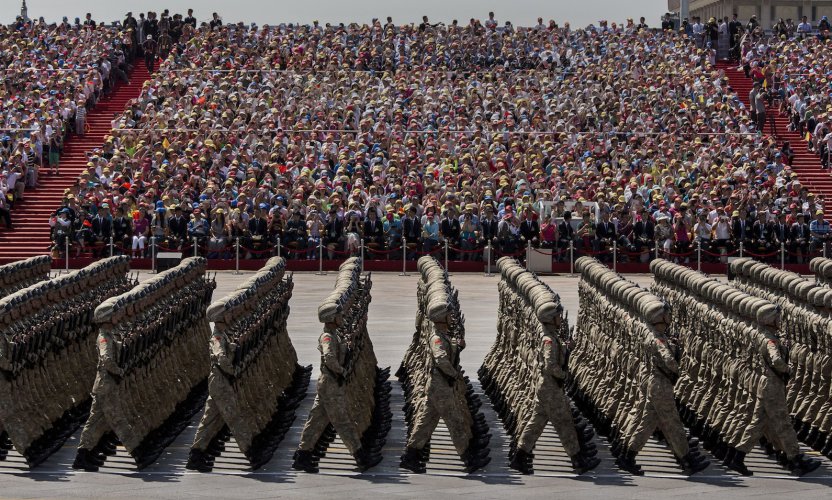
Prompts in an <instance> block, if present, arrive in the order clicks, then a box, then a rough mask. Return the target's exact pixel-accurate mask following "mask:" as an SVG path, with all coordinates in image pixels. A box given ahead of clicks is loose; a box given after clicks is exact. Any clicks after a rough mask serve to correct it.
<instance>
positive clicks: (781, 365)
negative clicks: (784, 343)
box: [765, 339, 789, 373]
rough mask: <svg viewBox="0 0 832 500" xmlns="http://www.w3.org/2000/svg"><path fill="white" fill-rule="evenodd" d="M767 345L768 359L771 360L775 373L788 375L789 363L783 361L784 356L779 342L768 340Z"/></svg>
mask: <svg viewBox="0 0 832 500" xmlns="http://www.w3.org/2000/svg"><path fill="white" fill-rule="evenodd" d="M765 343H766V345H765V348H766V351H767V353H768V357H769V359H770V360H771V367H772V368H774V371H776V372H780V373H788V372H789V363H788V361H787V360H785V359H783V356H782V355H781V354H780V346H778V345H777V341H776V340H774V339H766V341H765Z"/></svg>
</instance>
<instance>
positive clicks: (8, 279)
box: [0, 255, 52, 461]
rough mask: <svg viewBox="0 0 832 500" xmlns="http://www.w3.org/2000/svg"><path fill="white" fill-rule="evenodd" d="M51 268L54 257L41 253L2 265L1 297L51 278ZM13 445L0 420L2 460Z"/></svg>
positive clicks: (0, 451) (0, 455) (0, 274)
mask: <svg viewBox="0 0 832 500" xmlns="http://www.w3.org/2000/svg"><path fill="white" fill-rule="evenodd" d="M51 268H52V258H51V257H50V256H48V255H39V256H37V257H31V258H29V259H26V260H22V261H18V262H12V263H11V264H6V265H4V266H0V298H2V297H5V296H7V295H11V294H12V293H14V292H16V291H18V290H20V289H21V288H26V287H29V286H31V285H34V284H35V283H37V282H39V281H43V280H46V279H49V270H50V269H51ZM12 446H13V444H12V442H11V440H10V439H9V435H8V433H7V432H6V431H5V430H4V429H3V424H2V422H0V461H2V460H5V459H6V456H7V455H8V451H9V450H10V449H12Z"/></svg>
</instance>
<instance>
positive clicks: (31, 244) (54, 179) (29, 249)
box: [0, 59, 150, 264]
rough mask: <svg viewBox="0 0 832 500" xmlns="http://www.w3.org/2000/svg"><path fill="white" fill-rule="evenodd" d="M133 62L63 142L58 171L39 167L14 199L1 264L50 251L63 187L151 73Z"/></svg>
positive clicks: (0, 234) (0, 238)
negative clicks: (33, 183) (34, 180)
mask: <svg viewBox="0 0 832 500" xmlns="http://www.w3.org/2000/svg"><path fill="white" fill-rule="evenodd" d="M134 62H135V66H134V68H133V72H132V74H131V75H130V84H129V85H127V84H123V83H117V84H116V87H115V89H114V90H113V92H112V93H111V94H110V95H109V96H107V97H104V98H102V99H101V100H99V102H98V104H97V105H96V107H95V109H93V110H92V111H90V112H89V113H88V114H87V122H88V123H89V127H88V128H89V131H88V132H87V134H86V135H85V136H84V137H80V136H77V135H74V134H73V135H71V136H70V137H69V138H68V139H67V140H66V142H65V143H64V151H63V154H62V155H61V163H60V166H61V173H60V175H57V176H53V175H48V174H47V172H48V170H49V169H48V167H42V168H41V169H40V175H39V179H38V181H39V184H40V187H38V188H36V189H32V188H27V189H26V191H25V192H24V195H23V196H24V199H23V200H22V201H19V202H17V203H15V206H14V209H13V210H12V223H13V224H14V229H13V230H8V229H6V228H5V226H3V227H2V228H0V264H5V263H8V262H12V261H15V260H20V259H24V258H27V257H31V256H33V255H43V254H46V253H48V252H49V246H50V243H51V241H50V239H49V233H50V231H49V217H50V216H51V215H52V213H53V212H54V211H55V210H56V209H57V208H58V207H59V206H60V204H61V200H62V199H63V194H64V190H65V189H66V188H68V187H70V186H72V185H73V184H75V183H76V181H77V180H78V177H79V176H80V175H81V172H82V171H83V170H84V169H85V168H86V165H87V156H86V153H87V152H89V151H91V150H92V149H95V148H97V147H100V146H101V145H102V144H103V142H104V138H105V137H106V136H107V135H109V134H110V131H111V128H112V119H113V117H114V115H116V114H120V113H121V112H122V111H123V110H124V109H125V107H126V104H127V102H128V101H129V100H130V99H134V98H136V97H138V96H139V94H141V91H142V85H143V83H144V82H145V80H147V79H148V78H149V77H150V74H149V73H148V71H147V68H145V66H144V64H143V61H142V60H141V59H136V60H135V61H134Z"/></svg>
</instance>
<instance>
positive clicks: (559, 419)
mask: <svg viewBox="0 0 832 500" xmlns="http://www.w3.org/2000/svg"><path fill="white" fill-rule="evenodd" d="M497 269H499V271H500V278H501V279H500V283H499V284H498V289H499V293H500V305H499V309H498V312H497V339H496V341H495V342H494V345H493V346H492V347H491V350H490V351H489V352H488V354H487V355H486V357H485V360H484V362H483V365H482V367H480V370H479V372H478V373H479V379H480V383H482V387H483V391H484V392H485V393H486V394H487V395H488V397H489V398H491V401H492V403H493V405H494V409H495V410H496V411H497V413H498V415H500V419H501V420H502V422H503V426H504V427H505V429H506V432H507V433H508V435H509V436H511V447H510V451H509V457H510V459H511V462H510V464H509V466H510V467H511V468H512V469H515V470H517V471H519V472H522V473H523V474H531V473H532V472H533V460H534V454H533V453H532V452H533V451H534V447H535V444H536V442H537V440H538V438H539V437H540V435H541V434H542V433H543V430H544V428H545V427H546V424H547V423H548V422H550V421H551V422H552V424H553V425H554V427H555V430H556V431H557V432H558V435H559V436H560V440H561V443H562V444H563V448H564V450H566V453H567V455H569V458H570V459H571V461H572V467H573V468H574V469H575V471H576V472H577V473H578V474H582V473H584V472H586V471H589V470H592V469H594V468H595V467H597V466H598V464H599V463H601V461H600V460H599V459H598V458H597V457H596V454H597V449H596V447H595V445H594V444H593V443H592V436H593V435H594V432H593V431H592V429H591V427H588V426H587V422H586V421H585V420H584V419H583V417H582V416H581V414H580V412H579V411H578V410H577V408H574V409H573V408H571V407H570V403H569V399H568V398H567V397H566V394H565V393H564V390H563V388H564V385H565V383H566V358H567V352H566V347H565V341H566V340H567V339H568V338H569V333H570V332H569V321H568V318H567V319H564V317H563V306H561V304H560V297H559V296H558V295H557V294H556V293H554V292H553V291H552V289H551V288H549V287H548V286H547V285H546V284H545V283H543V282H541V281H540V280H539V279H537V277H536V276H535V275H534V274H533V273H530V272H528V271H526V270H525V269H524V268H523V267H522V266H521V265H520V264H519V263H518V262H517V261H516V260H514V259H512V258H510V257H503V258H501V259H500V260H498V261H497Z"/></svg>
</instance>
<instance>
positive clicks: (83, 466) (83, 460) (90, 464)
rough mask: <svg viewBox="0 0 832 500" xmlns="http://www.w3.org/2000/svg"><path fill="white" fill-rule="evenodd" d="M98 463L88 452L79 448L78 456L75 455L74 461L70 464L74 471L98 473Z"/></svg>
mask: <svg viewBox="0 0 832 500" xmlns="http://www.w3.org/2000/svg"><path fill="white" fill-rule="evenodd" d="M98 467H99V465H98V462H97V461H96V460H94V457H93V455H92V453H91V452H90V450H87V449H84V448H79V449H78V454H77V455H75V461H74V462H72V468H73V469H75V470H84V471H87V472H98Z"/></svg>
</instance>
